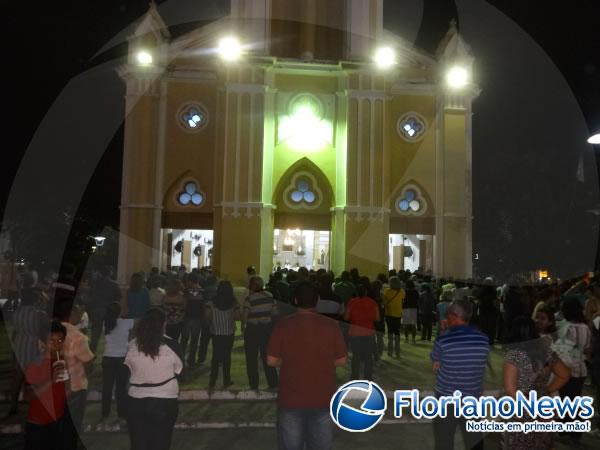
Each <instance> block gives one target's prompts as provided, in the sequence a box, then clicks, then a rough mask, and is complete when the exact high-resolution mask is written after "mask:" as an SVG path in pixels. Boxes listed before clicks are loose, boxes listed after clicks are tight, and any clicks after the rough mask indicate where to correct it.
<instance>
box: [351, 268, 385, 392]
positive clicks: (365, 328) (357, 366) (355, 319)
mask: <svg viewBox="0 0 600 450" xmlns="http://www.w3.org/2000/svg"><path fill="white" fill-rule="evenodd" d="M369 287H370V283H369V279H368V278H367V277H361V278H360V281H359V283H358V286H357V287H356V288H357V291H358V297H355V298H353V299H351V300H350V301H349V302H348V307H347V308H346V313H345V314H344V319H345V320H347V321H349V322H350V333H349V335H350V348H351V349H352V379H353V380H357V379H361V378H360V372H361V366H364V369H363V378H362V379H365V380H370V379H371V378H372V377H373V349H374V348H375V347H374V346H375V342H374V336H375V322H377V321H379V320H381V317H380V315H379V308H378V307H377V303H375V300H373V299H372V298H370V297H368V296H367V292H369Z"/></svg>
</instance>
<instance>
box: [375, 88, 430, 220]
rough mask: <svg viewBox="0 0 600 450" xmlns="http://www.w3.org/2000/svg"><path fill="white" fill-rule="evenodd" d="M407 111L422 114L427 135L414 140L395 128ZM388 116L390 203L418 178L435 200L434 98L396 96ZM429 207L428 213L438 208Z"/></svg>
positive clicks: (428, 214)
mask: <svg viewBox="0 0 600 450" xmlns="http://www.w3.org/2000/svg"><path fill="white" fill-rule="evenodd" d="M407 112H416V113H419V114H420V115H421V116H423V118H424V119H425V121H426V122H427V123H426V126H427V128H426V131H425V136H424V137H423V139H422V140H419V141H418V142H415V143H412V142H407V141H405V140H404V139H402V137H400V136H399V135H398V132H397V130H396V125H397V122H398V119H399V118H400V117H402V116H403V115H404V114H405V113H407ZM388 118H389V120H388V123H387V124H386V132H387V133H388V138H389V145H390V153H391V155H390V162H391V164H390V167H391V170H390V183H389V186H390V187H389V190H390V192H389V195H390V206H393V202H394V201H395V199H396V197H397V195H398V194H399V193H400V190H401V189H402V187H404V186H405V185H406V183H407V182H409V181H411V180H414V181H416V182H417V183H418V184H419V186H420V187H422V188H423V189H424V190H425V191H426V193H427V195H428V197H429V198H431V199H432V200H433V201H434V202H435V174H436V172H435V146H436V124H435V97H433V96H416V95H411V96H408V95H401V96H400V95H399V96H394V98H393V99H392V100H391V102H390V105H389V114H388ZM428 206H429V208H428V210H427V212H426V213H425V216H433V215H434V212H435V207H434V205H431V204H430V205H428Z"/></svg>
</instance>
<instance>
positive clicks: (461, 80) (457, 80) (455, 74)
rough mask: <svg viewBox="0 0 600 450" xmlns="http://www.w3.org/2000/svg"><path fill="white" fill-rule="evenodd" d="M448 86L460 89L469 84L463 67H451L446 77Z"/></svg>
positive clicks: (467, 74)
mask: <svg viewBox="0 0 600 450" xmlns="http://www.w3.org/2000/svg"><path fill="white" fill-rule="evenodd" d="M446 80H447V81H448V85H449V86H450V87H453V88H462V87H465V86H466V85H467V83H468V82H469V73H468V72H467V70H466V69H465V68H464V67H453V68H452V69H450V70H449V71H448V75H447V76H446Z"/></svg>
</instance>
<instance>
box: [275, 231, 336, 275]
mask: <svg viewBox="0 0 600 450" xmlns="http://www.w3.org/2000/svg"><path fill="white" fill-rule="evenodd" d="M330 235H331V233H330V231H328V230H327V231H323V230H303V229H300V228H296V229H280V228H275V230H273V267H274V268H278V267H280V268H282V269H283V268H287V269H291V270H298V269H299V268H300V267H306V268H307V269H309V270H310V269H313V270H319V269H325V270H329V242H330Z"/></svg>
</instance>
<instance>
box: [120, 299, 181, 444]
mask: <svg viewBox="0 0 600 450" xmlns="http://www.w3.org/2000/svg"><path fill="white" fill-rule="evenodd" d="M165 324H166V316H165V313H164V312H163V311H161V310H160V309H156V308H153V309H150V310H148V311H147V312H146V313H145V314H144V315H143V316H142V318H141V320H140V321H139V322H138V324H137V326H136V329H135V333H134V334H135V338H134V339H133V340H132V341H131V342H130V343H129V350H128V351H127V356H126V357H125V365H126V366H127V367H129V370H130V372H131V375H130V377H129V405H128V407H127V425H128V428H129V437H130V439H131V449H132V450H168V449H169V448H170V446H171V437H172V434H173V428H174V427H175V421H176V420H177V415H178V412H179V407H178V403H177V397H178V396H179V383H178V381H177V377H178V376H179V375H180V374H181V371H182V370H183V363H182V362H181V359H180V358H179V356H177V354H176V353H175V352H174V351H173V350H171V348H169V346H168V345H166V344H165V343H164V340H163V336H164V334H165Z"/></svg>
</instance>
